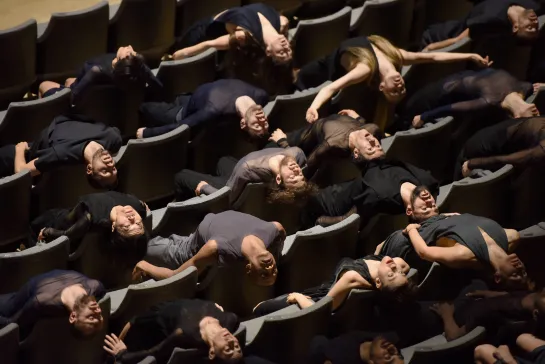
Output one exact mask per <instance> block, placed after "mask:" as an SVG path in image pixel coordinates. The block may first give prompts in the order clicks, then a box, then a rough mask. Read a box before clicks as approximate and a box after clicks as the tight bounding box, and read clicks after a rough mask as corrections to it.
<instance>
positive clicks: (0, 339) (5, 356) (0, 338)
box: [0, 324, 19, 364]
mask: <svg viewBox="0 0 545 364" xmlns="http://www.w3.org/2000/svg"><path fill="white" fill-rule="evenodd" d="M0 348H2V363H4V364H17V357H18V354H19V326H18V325H17V324H8V325H7V326H6V327H4V328H2V329H0Z"/></svg>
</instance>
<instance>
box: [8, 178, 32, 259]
mask: <svg viewBox="0 0 545 364" xmlns="http://www.w3.org/2000/svg"><path fill="white" fill-rule="evenodd" d="M31 188H32V178H31V177H30V172H29V171H26V170H25V171H22V172H19V173H17V174H14V175H12V176H9V177H5V178H2V179H0V201H1V205H2V207H1V208H0V221H1V223H0V251H2V250H3V249H2V247H6V246H8V245H13V244H16V243H18V242H20V241H21V240H26V238H27V236H28V221H29V218H30V190H31ZM24 242H25V243H26V241H24Z"/></svg>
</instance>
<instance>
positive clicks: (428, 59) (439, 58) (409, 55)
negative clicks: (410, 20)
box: [400, 49, 491, 66]
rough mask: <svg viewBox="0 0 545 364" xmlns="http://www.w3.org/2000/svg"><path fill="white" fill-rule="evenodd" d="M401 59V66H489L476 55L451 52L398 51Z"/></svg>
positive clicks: (485, 60)
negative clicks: (428, 64)
mask: <svg viewBox="0 0 545 364" xmlns="http://www.w3.org/2000/svg"><path fill="white" fill-rule="evenodd" d="M400 52H401V55H402V57H403V65H412V64H422V63H452V62H460V61H473V62H476V63H477V64H479V65H483V66H487V65H489V64H491V62H488V59H487V58H483V57H481V56H480V55H478V54H476V53H451V52H407V51H404V50H402V49H401V50H400Z"/></svg>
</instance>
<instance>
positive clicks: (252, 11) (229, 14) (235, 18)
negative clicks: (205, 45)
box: [206, 3, 280, 46]
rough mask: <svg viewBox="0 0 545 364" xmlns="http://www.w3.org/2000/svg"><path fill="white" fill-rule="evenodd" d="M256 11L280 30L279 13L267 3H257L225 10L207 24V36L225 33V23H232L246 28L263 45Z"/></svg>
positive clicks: (212, 36) (217, 35)
mask: <svg viewBox="0 0 545 364" xmlns="http://www.w3.org/2000/svg"><path fill="white" fill-rule="evenodd" d="M258 13H261V15H263V16H264V17H265V18H266V19H267V20H268V21H269V22H270V23H271V25H272V26H273V28H274V29H275V30H276V31H277V32H280V14H278V12H277V11H276V10H275V9H274V8H273V7H271V6H269V5H265V4H261V3H257V4H250V5H245V6H240V7H236V8H231V9H229V10H226V11H225V12H224V13H223V14H221V15H220V16H218V17H217V18H216V19H215V20H214V21H213V22H212V23H211V24H210V25H209V26H208V29H207V32H206V33H207V38H209V39H215V38H218V37H221V36H222V35H226V34H227V31H226V29H225V24H227V23H232V24H236V25H237V26H239V27H242V28H244V29H246V30H248V31H249V32H250V33H252V35H253V36H254V38H255V39H256V40H257V41H258V42H260V43H261V45H263V46H264V45H265V42H264V40H263V29H262V27H261V21H260V20H259V15H258Z"/></svg>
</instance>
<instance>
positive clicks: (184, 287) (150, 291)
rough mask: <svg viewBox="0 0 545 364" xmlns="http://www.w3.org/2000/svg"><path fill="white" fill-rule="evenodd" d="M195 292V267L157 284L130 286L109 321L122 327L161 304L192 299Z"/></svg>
mask: <svg viewBox="0 0 545 364" xmlns="http://www.w3.org/2000/svg"><path fill="white" fill-rule="evenodd" d="M196 290H197V269H196V268H195V267H189V268H187V269H185V270H184V271H183V272H180V273H178V274H176V275H174V276H172V277H170V278H167V279H163V280H161V281H158V282H155V281H152V282H144V283H140V284H131V285H130V286H129V288H128V290H127V294H126V295H125V297H124V298H123V301H122V302H121V305H120V306H119V307H118V308H117V310H115V311H114V312H113V313H112V315H111V320H112V321H114V320H115V322H116V323H118V324H119V325H124V324H126V323H127V322H129V320H130V319H131V318H133V317H134V316H136V315H139V314H141V313H143V312H145V311H146V310H148V309H149V308H150V307H152V306H155V305H157V304H159V303H161V302H167V301H174V300H177V299H181V298H193V297H194V296H195V291H196ZM119 325H118V326H119ZM120 327H122V326H120Z"/></svg>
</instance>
